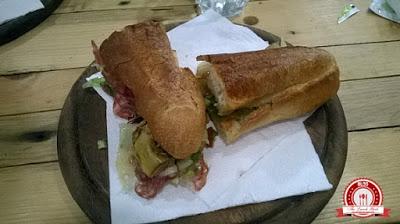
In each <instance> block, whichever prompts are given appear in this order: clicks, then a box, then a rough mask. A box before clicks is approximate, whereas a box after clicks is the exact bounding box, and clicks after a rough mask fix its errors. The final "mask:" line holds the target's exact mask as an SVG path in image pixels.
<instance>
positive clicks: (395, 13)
mask: <svg viewBox="0 0 400 224" xmlns="http://www.w3.org/2000/svg"><path fill="white" fill-rule="evenodd" d="M369 9H371V11H373V12H374V13H375V14H377V15H379V16H382V17H384V18H386V19H389V20H392V21H394V22H397V23H400V0H373V1H372V3H371V5H370V6H369Z"/></svg>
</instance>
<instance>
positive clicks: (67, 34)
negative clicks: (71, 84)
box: [0, 6, 194, 75]
mask: <svg viewBox="0 0 400 224" xmlns="http://www.w3.org/2000/svg"><path fill="white" fill-rule="evenodd" d="M192 16H194V8H193V7H192V6H181V7H173V8H171V9H169V10H161V11H154V10H151V9H149V8H143V9H127V10H111V11H94V12H81V13H67V14H57V15H52V16H50V17H49V18H48V19H47V20H46V21H44V22H43V23H42V24H40V25H39V26H38V27H36V28H35V29H34V30H32V31H30V32H28V33H26V34H25V35H24V36H22V37H21V38H18V39H17V40H15V41H13V42H11V43H9V44H7V45H4V46H1V47H0V74H3V75H4V74H13V73H23V72H31V71H47V70H54V69H64V68H77V67H86V66H87V65H88V64H90V63H91V62H92V61H93V59H94V58H93V55H92V49H91V45H90V41H91V40H95V41H96V42H97V43H101V41H103V40H104V39H105V38H107V37H108V36H109V35H110V34H111V33H112V32H113V31H114V30H118V29H122V28H123V27H124V26H126V25H129V24H134V23H137V22H138V21H142V20H146V19H154V20H158V21H165V20H169V21H175V20H176V21H182V20H187V19H190V18H191V17H192Z"/></svg>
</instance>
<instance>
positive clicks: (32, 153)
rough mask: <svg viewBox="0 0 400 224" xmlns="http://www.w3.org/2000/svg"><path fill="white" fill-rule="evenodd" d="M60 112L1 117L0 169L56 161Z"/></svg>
mask: <svg viewBox="0 0 400 224" xmlns="http://www.w3.org/2000/svg"><path fill="white" fill-rule="evenodd" d="M59 116H60V111H49V112H42V113H31V114H23V115H16V116H3V117H0V146H1V147H0V167H4V166H14V165H21V164H27V163H38V162H46V161H54V160H57V148H56V134H57V124H58V119H59Z"/></svg>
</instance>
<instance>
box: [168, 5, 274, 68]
mask: <svg viewBox="0 0 400 224" xmlns="http://www.w3.org/2000/svg"><path fill="white" fill-rule="evenodd" d="M168 38H169V40H170V42H171V47H172V49H174V50H176V53H177V55H178V59H179V65H180V66H181V67H189V68H190V69H191V70H192V71H193V72H194V73H196V68H197V64H198V63H197V61H196V57H197V56H198V55H202V54H218V53H236V52H244V51H255V50H262V49H265V48H266V47H268V42H265V41H263V40H262V39H261V38H259V37H258V36H257V35H256V34H255V33H253V32H252V31H251V30H250V29H248V28H246V27H243V26H239V25H235V24H233V23H232V22H231V21H229V20H228V19H227V18H225V17H222V16H220V15H219V14H218V13H216V12H214V11H213V10H208V11H206V12H205V13H204V14H202V15H201V16H198V17H196V18H194V19H192V20H190V21H189V22H186V23H184V24H182V25H180V26H178V27H176V28H175V29H173V30H171V31H169V32H168Z"/></svg>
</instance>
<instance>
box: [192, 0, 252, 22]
mask: <svg viewBox="0 0 400 224" xmlns="http://www.w3.org/2000/svg"><path fill="white" fill-rule="evenodd" d="M248 1H249V0H196V3H197V4H198V6H199V8H200V12H201V13H203V12H205V11H206V10H208V9H213V10H214V11H215V12H217V13H219V14H220V15H222V16H224V17H228V18H229V17H233V16H237V15H239V14H240V13H241V12H242V11H243V9H244V7H245V6H246V4H247V3H248Z"/></svg>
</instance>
